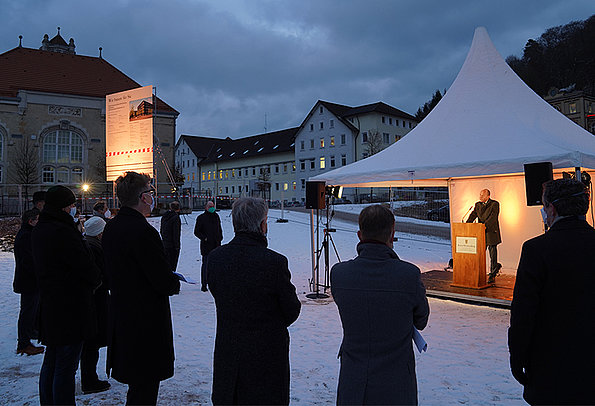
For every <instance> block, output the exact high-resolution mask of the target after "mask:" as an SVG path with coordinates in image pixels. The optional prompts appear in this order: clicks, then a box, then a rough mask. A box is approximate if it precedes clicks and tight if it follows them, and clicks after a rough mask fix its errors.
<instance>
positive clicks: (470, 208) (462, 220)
mask: <svg viewBox="0 0 595 406" xmlns="http://www.w3.org/2000/svg"><path fill="white" fill-rule="evenodd" d="M471 210H473V206H471V207H469V210H467V213H465V214H463V218H462V219H461V223H464V222H465V217H466V216H467V214H469V212H470V211H471Z"/></svg>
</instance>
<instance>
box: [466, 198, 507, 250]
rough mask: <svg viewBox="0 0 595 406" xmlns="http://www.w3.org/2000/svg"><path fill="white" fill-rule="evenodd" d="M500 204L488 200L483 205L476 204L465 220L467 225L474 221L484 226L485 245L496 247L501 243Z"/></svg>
mask: <svg viewBox="0 0 595 406" xmlns="http://www.w3.org/2000/svg"><path fill="white" fill-rule="evenodd" d="M499 214H500V203H498V202H497V201H496V200H492V199H488V200H487V201H486V202H485V203H482V202H477V203H475V207H474V208H473V211H472V212H471V214H470V215H469V218H468V219H467V223H473V222H474V221H475V219H477V221H479V222H480V223H483V224H485V226H486V245H498V244H500V243H501V242H502V237H501V236H500V223H499V221H498V215H499Z"/></svg>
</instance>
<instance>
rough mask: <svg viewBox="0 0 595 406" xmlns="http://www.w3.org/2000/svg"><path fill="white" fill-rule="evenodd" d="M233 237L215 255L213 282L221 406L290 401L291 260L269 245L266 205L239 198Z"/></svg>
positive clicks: (216, 395)
mask: <svg viewBox="0 0 595 406" xmlns="http://www.w3.org/2000/svg"><path fill="white" fill-rule="evenodd" d="M232 220H233V227H234V231H235V237H234V238H233V240H231V241H230V242H229V244H226V245H224V246H222V247H220V248H217V249H215V250H214V251H212V252H211V253H210V254H209V262H208V270H207V271H208V272H207V275H208V283H209V288H210V290H211V293H212V295H213V297H214V298H215V305H216V308H217V336H216V338H215V356H214V362H213V393H212V401H213V404H215V405H223V404H252V405H257V404H260V405H264V404H267V405H268V404H271V405H282V404H285V405H287V404H288V403H289V332H288V331H287V327H288V326H289V325H291V324H292V323H293V322H294V321H295V320H296V319H297V317H298V315H299V313H300V307H301V304H300V301H299V300H298V297H297V295H296V293H295V287H294V286H293V285H292V283H291V274H290V272H289V269H288V267H287V258H285V257H284V256H283V255H281V254H279V253H276V252H275V251H272V250H270V249H268V248H267V239H266V234H267V206H266V203H265V202H264V200H262V199H255V198H249V197H244V198H241V199H238V200H236V201H235V202H234V204H233V207H232Z"/></svg>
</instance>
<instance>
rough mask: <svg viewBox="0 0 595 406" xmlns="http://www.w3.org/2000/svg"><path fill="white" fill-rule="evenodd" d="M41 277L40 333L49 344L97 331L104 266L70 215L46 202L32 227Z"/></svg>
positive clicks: (73, 341) (74, 340) (77, 339)
mask: <svg viewBox="0 0 595 406" xmlns="http://www.w3.org/2000/svg"><path fill="white" fill-rule="evenodd" d="M31 245H32V249H33V260H34V262H35V272H36V274H37V278H38V282H39V294H40V305H39V316H38V318H39V323H40V325H39V336H40V339H41V342H42V343H43V344H46V345H68V344H76V343H78V342H80V341H82V340H83V339H86V338H90V337H93V336H95V334H96V324H95V322H94V320H95V315H94V313H93V304H92V303H93V291H94V289H96V288H97V287H98V286H99V285H100V283H101V279H100V272H99V269H98V268H97V266H96V265H95V263H94V262H93V260H92V258H91V253H90V252H89V250H88V249H87V246H86V244H85V242H84V240H83V236H82V234H81V233H80V232H79V231H78V230H77V228H76V225H75V224H74V220H73V219H72V217H71V216H70V215H69V214H68V213H66V212H64V211H62V210H59V209H55V210H54V209H51V208H50V207H49V206H47V205H46V206H45V208H44V209H43V211H42V212H41V214H40V215H39V222H38V223H37V225H36V226H35V227H34V228H33V231H32V233H31Z"/></svg>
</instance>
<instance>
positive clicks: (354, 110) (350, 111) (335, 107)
mask: <svg viewBox="0 0 595 406" xmlns="http://www.w3.org/2000/svg"><path fill="white" fill-rule="evenodd" d="M319 102H320V103H321V104H323V105H324V106H326V108H327V109H328V110H329V111H331V113H333V114H334V115H336V116H338V117H351V116H355V115H358V114H365V113H371V112H376V113H383V114H390V115H392V116H397V117H402V118H406V119H408V120H415V121H417V119H416V118H415V117H413V116H412V115H411V114H408V113H405V112H404V111H401V110H399V109H397V108H394V107H393V106H389V105H388V104H386V103H383V102H377V103H372V104H365V105H363V106H357V107H349V106H344V105H342V104H335V103H330V102H326V101H322V100H319Z"/></svg>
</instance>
